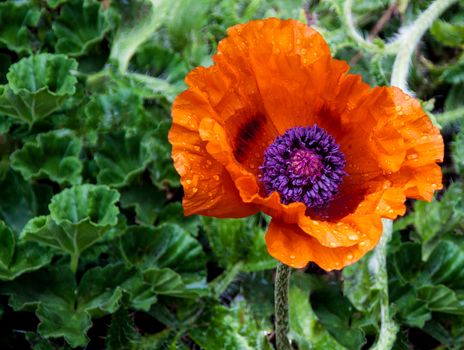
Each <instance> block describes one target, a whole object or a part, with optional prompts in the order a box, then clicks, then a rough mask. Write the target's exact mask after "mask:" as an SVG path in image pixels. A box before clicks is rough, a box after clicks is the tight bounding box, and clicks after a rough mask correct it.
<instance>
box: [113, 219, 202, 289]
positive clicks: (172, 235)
mask: <svg viewBox="0 0 464 350" xmlns="http://www.w3.org/2000/svg"><path fill="white" fill-rule="evenodd" d="M121 250H122V254H123V256H124V259H125V260H126V261H127V262H128V263H129V264H130V265H134V266H137V267H139V268H140V269H142V270H143V271H146V270H148V269H150V268H153V267H156V268H163V267H170V268H173V269H174V270H175V271H176V272H177V273H179V274H180V275H181V276H182V277H183V278H184V277H189V276H190V277H191V278H192V281H195V282H196V283H198V282H200V281H203V279H204V276H205V270H204V269H205V254H204V252H203V249H202V248H201V245H200V244H199V243H198V241H197V240H196V239H195V238H193V237H191V236H190V235H189V234H188V233H187V232H186V231H185V230H184V229H182V228H181V227H180V226H177V225H174V224H163V225H161V226H158V227H148V226H146V227H144V226H133V227H130V228H129V229H128V230H127V231H126V234H125V235H124V236H122V237H121Z"/></svg>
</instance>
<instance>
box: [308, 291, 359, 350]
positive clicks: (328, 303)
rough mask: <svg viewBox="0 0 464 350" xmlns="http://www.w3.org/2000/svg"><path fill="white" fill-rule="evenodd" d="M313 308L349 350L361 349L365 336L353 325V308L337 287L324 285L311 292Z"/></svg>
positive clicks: (331, 333) (325, 325) (335, 336)
mask: <svg viewBox="0 0 464 350" xmlns="http://www.w3.org/2000/svg"><path fill="white" fill-rule="evenodd" d="M311 306H312V308H313V310H314V312H315V314H316V316H317V318H318V320H319V322H320V323H321V324H322V325H323V326H324V327H325V328H326V329H327V331H328V332H329V333H330V335H331V336H332V337H333V338H334V339H335V340H336V341H337V342H339V343H340V344H342V345H343V346H345V347H346V348H348V349H361V347H362V346H363V344H364V343H365V342H366V339H365V335H364V332H363V330H362V329H360V328H359V327H358V326H357V325H356V324H355V323H353V319H352V317H353V316H352V313H353V312H354V309H353V306H352V305H351V303H350V302H349V300H348V299H347V298H346V297H344V296H343V295H342V294H341V291H340V290H339V289H338V288H336V286H334V285H331V284H327V283H323V284H322V285H321V286H320V287H319V288H317V289H316V290H314V291H312V292H311Z"/></svg>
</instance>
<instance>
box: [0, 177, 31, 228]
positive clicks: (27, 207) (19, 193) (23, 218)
mask: <svg viewBox="0 0 464 350" xmlns="http://www.w3.org/2000/svg"><path fill="white" fill-rule="evenodd" d="M0 198H1V201H0V219H2V220H3V221H5V222H6V223H7V224H8V225H9V226H10V227H11V228H12V229H13V231H15V232H16V233H19V232H21V230H22V229H23V227H24V225H25V224H26V223H27V222H28V220H29V219H31V218H33V217H35V216H36V215H38V214H39V203H38V201H37V196H36V194H35V193H34V189H33V187H32V186H31V185H30V184H29V183H27V182H26V181H24V179H23V178H22V176H21V175H20V174H18V173H16V172H14V171H11V170H10V171H8V172H7V173H6V175H5V178H4V179H3V181H1V182H0Z"/></svg>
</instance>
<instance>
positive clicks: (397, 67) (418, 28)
mask: <svg viewBox="0 0 464 350" xmlns="http://www.w3.org/2000/svg"><path fill="white" fill-rule="evenodd" d="M456 2H457V0H436V1H434V2H433V3H432V5H430V6H429V7H428V8H427V10H425V11H424V12H422V14H421V15H420V16H419V17H418V18H417V19H416V20H415V21H414V23H413V24H412V25H410V26H408V27H407V28H406V29H404V30H402V32H401V34H400V36H399V37H398V39H397V41H398V42H399V46H398V49H397V50H398V54H397V55H396V58H395V62H394V63H393V71H392V76H391V85H393V86H398V87H399V88H400V89H402V90H406V89H407V85H408V84H407V79H408V71H409V65H410V62H411V57H412V54H413V52H414V49H415V48H416V46H417V45H418V43H419V41H420V39H421V38H422V36H423V35H424V33H425V32H426V31H427V30H428V29H429V28H430V26H431V25H432V23H433V21H435V20H436V19H437V18H438V17H439V16H440V15H441V14H442V13H443V12H444V11H445V10H446V9H447V8H448V7H450V6H451V5H452V4H454V3H456Z"/></svg>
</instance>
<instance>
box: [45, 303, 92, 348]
mask: <svg viewBox="0 0 464 350" xmlns="http://www.w3.org/2000/svg"><path fill="white" fill-rule="evenodd" d="M36 314H37V317H38V318H39V320H40V324H39V327H38V331H39V333H40V334H41V335H42V336H44V337H46V338H61V337H64V338H65V339H66V341H67V342H68V343H69V345H71V346H72V347H73V348H74V347H78V346H84V345H86V344H87V343H88V342H89V340H90V339H89V338H88V336H87V334H86V333H87V331H88V330H89V329H90V327H91V326H92V321H91V319H90V315H89V314H88V313H86V312H84V311H80V310H74V309H73V306H72V305H61V304H60V303H53V304H48V303H46V304H45V303H44V304H40V305H39V306H38V307H37V312H36Z"/></svg>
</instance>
